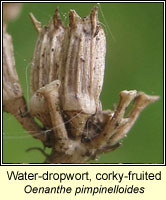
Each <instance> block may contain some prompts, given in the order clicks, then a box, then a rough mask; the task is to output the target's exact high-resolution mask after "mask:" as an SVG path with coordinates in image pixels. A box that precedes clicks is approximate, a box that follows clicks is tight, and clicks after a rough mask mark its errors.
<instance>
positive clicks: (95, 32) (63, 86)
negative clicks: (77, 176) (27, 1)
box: [3, 7, 159, 163]
mask: <svg viewBox="0 0 166 200" xmlns="http://www.w3.org/2000/svg"><path fill="white" fill-rule="evenodd" d="M97 14H98V13H97V8H96V7H95V8H93V9H92V11H91V13H90V15H89V16H87V17H85V18H81V17H79V16H78V15H77V14H76V12H75V11H74V10H70V12H69V26H64V24H63V22H62V21H61V19H60V16H59V12H58V10H57V9H56V11H55V13H54V16H53V18H52V19H51V21H50V22H49V24H48V26H44V27H42V26H41V24H40V22H38V21H37V20H36V18H35V17H34V16H33V14H30V16H31V19H32V22H33V24H34V26H35V29H36V30H37V33H38V38H37V41H36V46H35V49H34V54H33V59H32V64H31V73H30V95H31V99H30V105H29V109H28V108H27V105H26V101H25V98H24V96H23V93H22V89H21V86H20V82H19V80H18V75H17V73H16V70H15V61H14V56H13V48H12V40H11V36H10V35H9V34H8V33H7V31H6V26H5V25H4V27H3V109H4V111H5V112H9V113H11V114H12V115H14V116H15V117H16V119H17V120H18V121H19V123H21V125H22V126H23V127H24V129H26V130H27V131H28V132H29V134H31V135H32V136H33V137H34V138H36V139H39V140H40V141H41V142H42V143H43V144H44V146H45V147H49V148H51V149H52V151H51V154H50V155H46V154H45V155H46V160H45V163H87V162H88V161H89V160H92V159H95V158H96V157H97V156H99V155H100V154H101V153H105V152H111V151H113V150H115V149H116V148H117V147H119V145H120V140H121V139H122V138H123V137H125V136H126V134H127V133H128V132H129V130H130V129H131V127H132V126H133V124H134V123H135V121H136V119H137V118H138V116H139V114H140V112H141V111H142V110H143V109H144V108H145V107H146V106H147V105H148V104H149V103H152V102H154V101H156V100H158V99H159V97H158V96H149V95H146V94H145V93H143V92H138V91H136V90H131V91H127V90H124V91H122V92H120V103H119V105H118V106H117V108H116V109H115V110H114V111H111V110H104V111H103V110H102V105H101V102H100V100H99V97H100V93H101V91H102V86H103V79H104V69H105V54H106V38H105V33H104V30H103V28H102V27H101V25H100V23H99V21H98V16H97ZM131 102H133V104H132V108H131V110H130V111H129V113H128V114H127V116H126V117H124V115H125V112H126V109H127V107H128V106H129V105H130V103H131ZM34 118H37V119H38V120H40V122H41V123H42V124H43V127H41V126H39V125H38V124H37V123H36V121H35V119H34Z"/></svg>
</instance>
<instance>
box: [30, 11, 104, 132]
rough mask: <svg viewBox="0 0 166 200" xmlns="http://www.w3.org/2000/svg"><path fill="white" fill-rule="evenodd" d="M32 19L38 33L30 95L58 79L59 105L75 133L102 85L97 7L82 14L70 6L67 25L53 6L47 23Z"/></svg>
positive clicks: (93, 107) (101, 42)
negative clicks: (86, 15)
mask: <svg viewBox="0 0 166 200" xmlns="http://www.w3.org/2000/svg"><path fill="white" fill-rule="evenodd" d="M31 16H32V15H31ZM32 20H33V23H34V24H35V27H37V30H38V32H39V33H38V39H37V43H36V47H35V51H34V56H33V61H32V66H31V95H33V94H34V93H35V92H36V91H37V90H38V89H40V88H41V87H43V86H45V85H46V84H49V83H50V82H52V81H54V80H60V81H61V88H60V100H61V108H62V110H63V112H65V113H66V114H67V115H68V117H69V119H71V122H72V123H71V124H72V127H71V128H72V129H75V132H78V134H79V132H80V131H82V129H83V128H84V126H85V123H86V121H87V119H88V117H89V116H90V115H91V114H94V113H95V112H96V111H97V109H98V107H99V104H100V102H99V96H100V93H101V90H102V85H103V77H104V68H105V53H106V40H105V34H104V31H103V29H102V27H101V26H100V25H99V22H98V18H97V8H94V9H93V10H92V11H91V13H90V15H89V16H88V17H86V18H80V17H79V16H78V15H77V14H76V12H75V11H74V10H71V11H70V12H69V21H70V22H69V27H64V25H63V24H62V22H61V20H60V17H59V13H58V10H57V9H56V11H55V14H54V17H53V19H52V20H51V22H50V24H49V26H48V27H43V28H42V29H41V30H40V28H38V27H39V22H38V21H37V20H35V18H34V17H32ZM78 113H80V114H79V116H78V117H76V116H77V114H78ZM78 124H79V125H78ZM80 124H82V128H81V127H80ZM78 127H79V129H80V131H78V130H77V128H78ZM74 134H75V133H74Z"/></svg>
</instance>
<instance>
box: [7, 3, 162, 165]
mask: <svg viewBox="0 0 166 200" xmlns="http://www.w3.org/2000/svg"><path fill="white" fill-rule="evenodd" d="M95 5H97V4H95V3H25V4H24V6H23V10H22V12H21V15H20V17H19V18H18V19H17V20H16V21H14V22H11V23H10V24H9V26H8V32H9V33H10V34H11V35H12V37H13V44H14V54H15V59H16V68H17V72H18V75H19V79H20V81H21V85H22V87H23V91H24V95H25V97H26V98H27V101H29V99H28V96H29V95H28V93H27V91H28V88H29V86H27V84H26V72H29V69H30V63H31V59H32V55H33V49H34V45H35V41H36V38H37V33H36V31H35V30H34V28H33V25H32V22H31V20H30V18H29V16H28V14H29V13H30V12H32V13H33V14H34V15H35V16H36V18H37V19H38V20H39V21H41V22H42V24H44V25H46V24H47V23H48V21H49V20H50V18H51V16H52V15H53V13H54V10H55V9H56V7H58V8H59V10H60V13H61V17H62V19H63V20H65V22H66V24H67V21H68V11H69V10H70V9H74V10H76V12H77V13H78V14H79V15H80V16H81V17H84V16H87V15H88V14H89V13H90V11H91V9H92V7H93V6H95ZM100 6H101V8H102V12H103V14H104V18H105V19H106V21H105V20H104V18H103V16H102V12H101V10H100V9H99V20H100V22H101V23H102V24H104V25H103V27H104V28H105V32H106V37H107V55H106V69H105V80H104V86H103V91H102V94H101V101H102V105H103V109H113V105H114V104H116V105H117V104H118V102H119V92H120V91H122V90H125V89H127V90H130V89H136V90H138V91H144V92H146V93H147V94H149V95H159V96H160V97H161V98H160V100H159V101H157V102H156V103H154V104H151V105H149V106H148V107H147V108H146V109H145V110H144V111H143V112H142V113H141V115H140V117H139V119H138V120H137V121H136V123H135V125H134V126H133V128H132V129H131V130H130V132H129V134H128V137H127V138H125V139H124V140H123V144H122V146H121V147H120V148H118V149H117V150H116V151H114V152H112V153H107V154H103V155H101V156H100V158H99V160H98V161H93V163H94V162H97V163H162V162H163V4H162V3H101V4H100ZM3 125H4V126H3V162H4V163H41V162H43V161H44V157H43V155H41V153H40V152H38V151H31V152H28V153H26V152H25V150H26V149H27V148H30V147H42V144H41V142H40V141H38V140H36V139H33V138H32V137H31V136H29V134H28V133H27V132H26V131H25V130H23V129H22V127H21V125H19V124H18V123H17V121H16V120H15V119H14V118H13V117H12V116H11V115H10V114H6V113H4V118H3ZM47 152H49V149H47Z"/></svg>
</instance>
